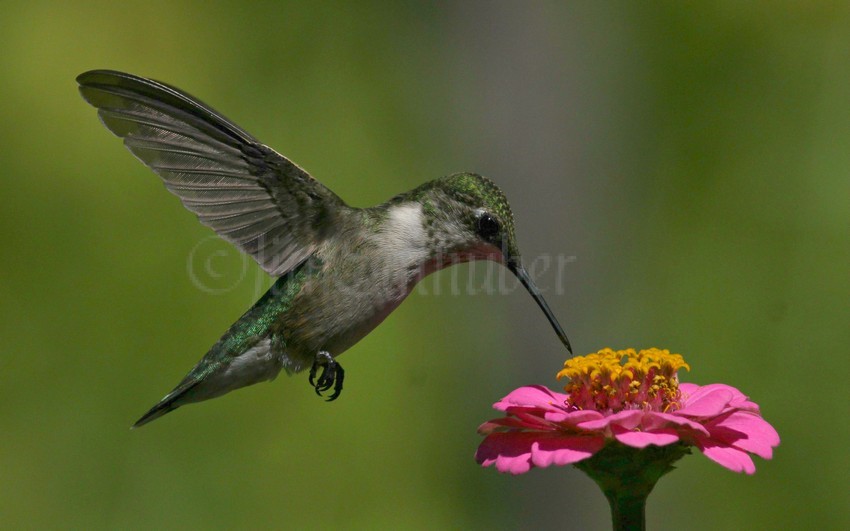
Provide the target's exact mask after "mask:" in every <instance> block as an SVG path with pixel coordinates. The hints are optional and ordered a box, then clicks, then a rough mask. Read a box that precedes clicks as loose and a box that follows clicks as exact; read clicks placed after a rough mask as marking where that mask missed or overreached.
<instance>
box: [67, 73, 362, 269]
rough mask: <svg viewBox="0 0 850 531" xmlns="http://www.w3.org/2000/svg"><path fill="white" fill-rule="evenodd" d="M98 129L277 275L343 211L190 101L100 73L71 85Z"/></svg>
mask: <svg viewBox="0 0 850 531" xmlns="http://www.w3.org/2000/svg"><path fill="white" fill-rule="evenodd" d="M77 82H78V83H79V84H80V93H81V94H82V96H83V98H84V99H85V100H86V101H87V102H88V103H90V104H91V105H93V106H94V107H96V108H97V109H98V115H99V116H100V119H101V121H102V122H103V124H104V125H105V126H106V127H107V128H108V129H109V130H110V131H111V132H112V133H114V134H115V135H117V136H119V137H121V138H123V139H124V145H125V146H126V147H127V148H128V149H129V150H130V151H131V152H132V153H133V155H135V156H136V157H137V158H138V159H139V160H141V161H142V162H143V163H144V164H145V165H147V166H148V167H149V168H151V169H152V170H153V171H154V172H155V173H156V174H157V175H159V176H160V177H161V178H162V180H163V182H164V184H165V186H166V188H167V189H168V190H169V191H170V192H171V193H173V194H174V195H176V196H177V197H179V198H180V200H181V202H182V203H183V205H184V206H185V207H186V208H187V209H188V210H190V211H191V212H193V213H195V214H196V215H197V216H198V219H199V220H200V221H201V223H203V224H204V225H207V226H208V227H210V228H212V229H213V230H215V231H216V232H217V233H218V234H219V235H220V236H222V237H223V238H224V239H226V240H228V241H230V242H232V243H233V244H234V245H236V246H237V247H238V248H240V249H241V250H242V251H244V252H245V253H247V254H249V255H250V256H251V257H252V258H254V259H255V260H256V261H257V263H259V264H260V266H261V267H262V268H263V269H265V270H266V271H267V272H268V273H269V274H271V275H275V276H282V275H284V274H286V273H287V272H288V271H289V270H290V269H291V268H292V267H294V266H295V265H297V264H298V263H300V262H302V261H303V260H304V259H305V258H307V257H308V256H309V255H310V254H312V253H313V252H314V251H315V249H316V247H317V246H318V244H319V242H320V241H321V239H322V237H323V234H324V233H325V230H324V228H325V227H327V224H328V223H333V220H334V216H335V215H337V214H338V213H339V212H340V211H341V210H343V209H346V208H348V207H347V206H346V205H345V203H344V202H343V201H342V200H341V199H340V198H339V197H338V196H336V194H334V193H333V192H331V191H330V190H329V189H327V188H326V187H325V186H323V185H322V184H321V183H319V182H318V181H316V180H315V179H313V177H311V176H310V175H309V174H308V173H307V172H305V171H304V170H302V169H301V168H300V167H298V166H297V165H296V164H294V163H293V162H291V161H290V160H288V159H287V158H285V157H283V156H282V155H280V154H278V153H277V152H276V151H274V150H273V149H271V148H269V147H268V146H266V145H264V144H262V143H260V142H259V141H258V140H256V139H255V138H254V137H252V136H251V135H249V134H248V133H246V132H245V131H244V130H242V129H241V128H240V127H239V126H237V125H235V124H234V123H233V122H231V121H229V120H227V119H226V118H224V117H223V116H222V115H220V114H219V113H218V112H216V111H215V110H213V109H212V108H210V107H208V106H207V105H205V104H203V103H202V102H200V101H199V100H197V99H195V98H193V97H192V96H190V95H188V94H186V93H185V92H182V91H180V90H179V89H176V88H174V87H171V86H169V85H166V84H165V83H161V82H158V81H153V80H150V79H145V78H141V77H137V76H133V75H130V74H124V73H121V72H114V71H108V70H95V71H91V72H86V73H84V74H82V75H80V76H79V77H78V78H77Z"/></svg>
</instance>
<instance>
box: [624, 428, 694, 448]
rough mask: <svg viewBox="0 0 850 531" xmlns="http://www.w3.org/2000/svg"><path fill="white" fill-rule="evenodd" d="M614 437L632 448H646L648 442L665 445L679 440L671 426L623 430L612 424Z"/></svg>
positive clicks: (677, 434)
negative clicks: (657, 428) (655, 428)
mask: <svg viewBox="0 0 850 531" xmlns="http://www.w3.org/2000/svg"><path fill="white" fill-rule="evenodd" d="M612 430H613V432H614V438H615V439H617V440H618V441H620V442H621V443H623V444H625V445H626V446H631V447H632V448H646V447H647V446H649V445H650V444H654V445H655V446H667V445H668V444H673V443H674V442H677V441H679V433H678V432H677V431H676V430H675V429H673V428H663V429H660V430H656V431H633V430H625V429H623V428H621V427H619V426H613V427H612Z"/></svg>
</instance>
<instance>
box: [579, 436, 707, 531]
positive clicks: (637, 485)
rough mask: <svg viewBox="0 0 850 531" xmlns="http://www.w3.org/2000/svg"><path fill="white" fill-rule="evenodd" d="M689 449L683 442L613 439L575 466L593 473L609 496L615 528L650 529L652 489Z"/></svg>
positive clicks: (631, 530)
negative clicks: (642, 443) (643, 443)
mask: <svg viewBox="0 0 850 531" xmlns="http://www.w3.org/2000/svg"><path fill="white" fill-rule="evenodd" d="M687 453H690V449H689V448H688V446H687V445H685V444H682V443H678V444H671V445H669V446H647V447H646V448H644V449H637V448H632V447H630V446H624V445H622V444H620V443H618V442H614V441H612V442H610V443H608V444H607V445H606V446H605V447H604V448H603V449H602V450H600V451H599V452H597V453H596V454H595V455H594V456H593V457H591V458H590V459H586V460H584V461H580V462H578V463H576V464H575V467H576V468H578V469H579V470H581V471H583V472H584V473H586V474H587V475H588V476H590V478H591V479H593V481H595V482H596V484H597V485H599V488H601V489H602V492H603V493H604V494H605V497H606V498H608V504H609V505H610V506H611V519H612V523H613V528H614V531H626V530H628V531H641V530H644V529H646V499H647V498H648V497H649V493H650V492H652V489H653V488H654V487H655V484H656V483H657V482H658V480H659V479H661V476H663V475H664V474H666V473H668V472H670V471H671V470H673V463H674V462H675V461H677V460H679V459H681V458H682V456H684V455H685V454H687Z"/></svg>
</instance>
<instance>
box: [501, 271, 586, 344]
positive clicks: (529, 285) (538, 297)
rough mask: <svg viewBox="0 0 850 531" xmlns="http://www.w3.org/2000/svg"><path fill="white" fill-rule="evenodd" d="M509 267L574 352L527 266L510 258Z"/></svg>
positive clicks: (563, 341)
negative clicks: (529, 274) (526, 268)
mask: <svg viewBox="0 0 850 531" xmlns="http://www.w3.org/2000/svg"><path fill="white" fill-rule="evenodd" d="M505 265H506V266H507V268H508V269H509V270H510V271H511V273H513V274H514V275H516V277H517V278H518V279H519V281H520V282H521V283H522V285H523V286H525V289H527V290H528V292H529V293H530V294H531V296H532V297H534V301H535V302H536V303H537V305H538V306H540V309H541V310H543V313H544V314H546V318H547V319H549V323H550V324H551V325H552V328H554V329H555V333H556V334H558V338H559V339H560V340H561V343H563V344H564V346H565V347H567V350H568V351H569V353H570V354H572V353H573V349H572V347H571V346H570V340H569V339H567V334H565V333H564V329H563V328H561V325H560V323H558V320H557V319H555V314H553V313H552V310H551V309H550V308H549V305H548V304H546V300H545V299H543V295H542V294H541V293H540V290H539V289H537V286H535V285H534V282H533V281H532V280H531V277H530V276H528V271H526V270H525V267H523V265H522V264H521V263H520V262H519V260H517V259H513V258H511V259H508V260H507V261H506V263H505Z"/></svg>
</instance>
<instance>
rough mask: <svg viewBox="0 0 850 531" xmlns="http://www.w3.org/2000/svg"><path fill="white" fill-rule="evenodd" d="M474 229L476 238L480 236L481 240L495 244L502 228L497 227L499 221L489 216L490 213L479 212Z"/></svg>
mask: <svg viewBox="0 0 850 531" xmlns="http://www.w3.org/2000/svg"><path fill="white" fill-rule="evenodd" d="M476 229H477V232H478V236H480V237H481V239H482V240H484V241H488V242H490V243H497V241H498V239H499V238H498V237H499V234H500V233H501V231H502V226H501V225H499V221H498V220H497V219H496V218H494V217H493V216H492V215H490V213H488V212H481V214H479V215H478V221H477V227H476Z"/></svg>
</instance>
